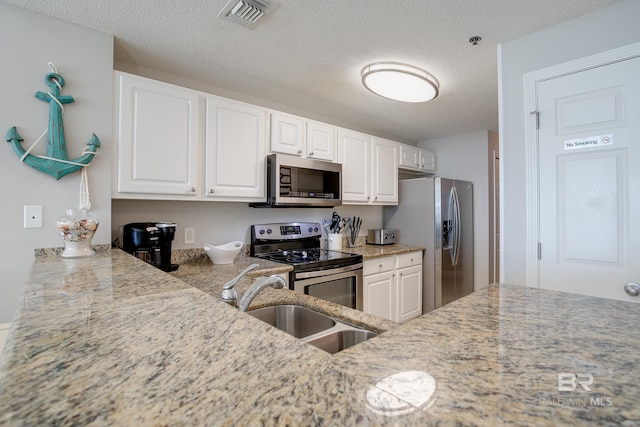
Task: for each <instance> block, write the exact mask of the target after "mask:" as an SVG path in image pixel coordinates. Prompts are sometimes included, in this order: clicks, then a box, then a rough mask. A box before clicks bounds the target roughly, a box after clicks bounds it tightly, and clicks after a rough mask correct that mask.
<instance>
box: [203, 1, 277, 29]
mask: <svg viewBox="0 0 640 427" xmlns="http://www.w3.org/2000/svg"><path fill="white" fill-rule="evenodd" d="M277 7H278V6H277V3H275V2H273V1H271V2H266V1H264V0H229V2H228V3H227V4H226V5H225V6H224V7H223V8H222V10H221V11H220V12H219V13H218V15H216V16H217V17H218V18H222V19H226V20H228V21H231V22H235V23H236V24H240V25H243V26H245V27H247V28H253V27H254V26H255V25H256V23H257V22H258V21H259V20H260V19H261V18H263V17H264V15H265V14H267V13H269V12H272V11H273V10H274V9H275V8H277Z"/></svg>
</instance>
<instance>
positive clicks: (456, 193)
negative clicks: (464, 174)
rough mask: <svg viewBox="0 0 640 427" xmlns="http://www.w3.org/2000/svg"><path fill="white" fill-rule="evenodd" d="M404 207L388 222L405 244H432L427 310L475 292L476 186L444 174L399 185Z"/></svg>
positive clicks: (427, 259)
mask: <svg viewBox="0 0 640 427" xmlns="http://www.w3.org/2000/svg"><path fill="white" fill-rule="evenodd" d="M398 191H399V193H398V206H387V207H385V208H384V214H383V215H384V226H385V227H388V228H395V229H397V230H398V232H397V238H398V242H399V243H403V244H410V245H423V246H426V248H427V249H426V250H425V251H424V259H423V263H422V268H423V274H422V282H423V293H422V294H423V301H422V307H423V311H424V312H425V313H426V312H428V311H431V310H433V309H434V308H438V307H441V306H443V305H445V304H448V303H450V302H451V301H454V300H456V299H458V298H460V297H463V296H465V295H467V294H470V293H471V292H473V286H474V285H473V274H474V271H473V184H472V183H471V182H467V181H460V180H454V179H447V178H441V177H428V178H414V179H407V180H401V181H399V183H398Z"/></svg>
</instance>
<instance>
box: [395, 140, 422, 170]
mask: <svg viewBox="0 0 640 427" xmlns="http://www.w3.org/2000/svg"><path fill="white" fill-rule="evenodd" d="M398 166H400V167H401V168H404V169H420V152H419V151H418V147H413V146H411V145H406V144H400V163H398Z"/></svg>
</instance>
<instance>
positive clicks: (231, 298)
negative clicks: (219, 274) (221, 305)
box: [222, 264, 259, 305]
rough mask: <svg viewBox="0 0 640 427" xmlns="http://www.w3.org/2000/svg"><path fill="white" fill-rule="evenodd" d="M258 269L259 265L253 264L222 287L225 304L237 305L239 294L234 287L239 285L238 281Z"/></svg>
mask: <svg viewBox="0 0 640 427" xmlns="http://www.w3.org/2000/svg"><path fill="white" fill-rule="evenodd" d="M256 267H259V264H251V265H250V266H249V267H247V268H245V269H244V270H242V271H241V272H240V273H239V274H238V275H237V276H236V277H234V278H233V279H231V280H229V281H228V282H227V283H225V284H224V285H222V300H223V301H224V302H226V303H229V304H232V305H235V303H236V302H237V301H238V292H237V291H236V290H235V288H234V286H235V285H236V283H238V280H240V279H241V278H242V276H244V275H245V274H247V273H248V272H249V271H251V270H253V269H254V268H256Z"/></svg>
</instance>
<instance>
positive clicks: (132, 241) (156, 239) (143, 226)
mask: <svg viewBox="0 0 640 427" xmlns="http://www.w3.org/2000/svg"><path fill="white" fill-rule="evenodd" d="M176 226H177V224H176V223H174V222H133V223H131V224H126V225H125V226H123V227H122V236H121V246H122V249H123V250H124V251H126V252H129V253H130V254H132V255H133V256H136V257H138V258H140V259H141V260H143V261H146V262H148V263H149V264H151V265H153V266H155V267H158V268H159V269H160V270H163V271H175V270H177V269H178V267H179V266H178V264H171V242H172V241H173V238H174V237H175V234H176Z"/></svg>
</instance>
